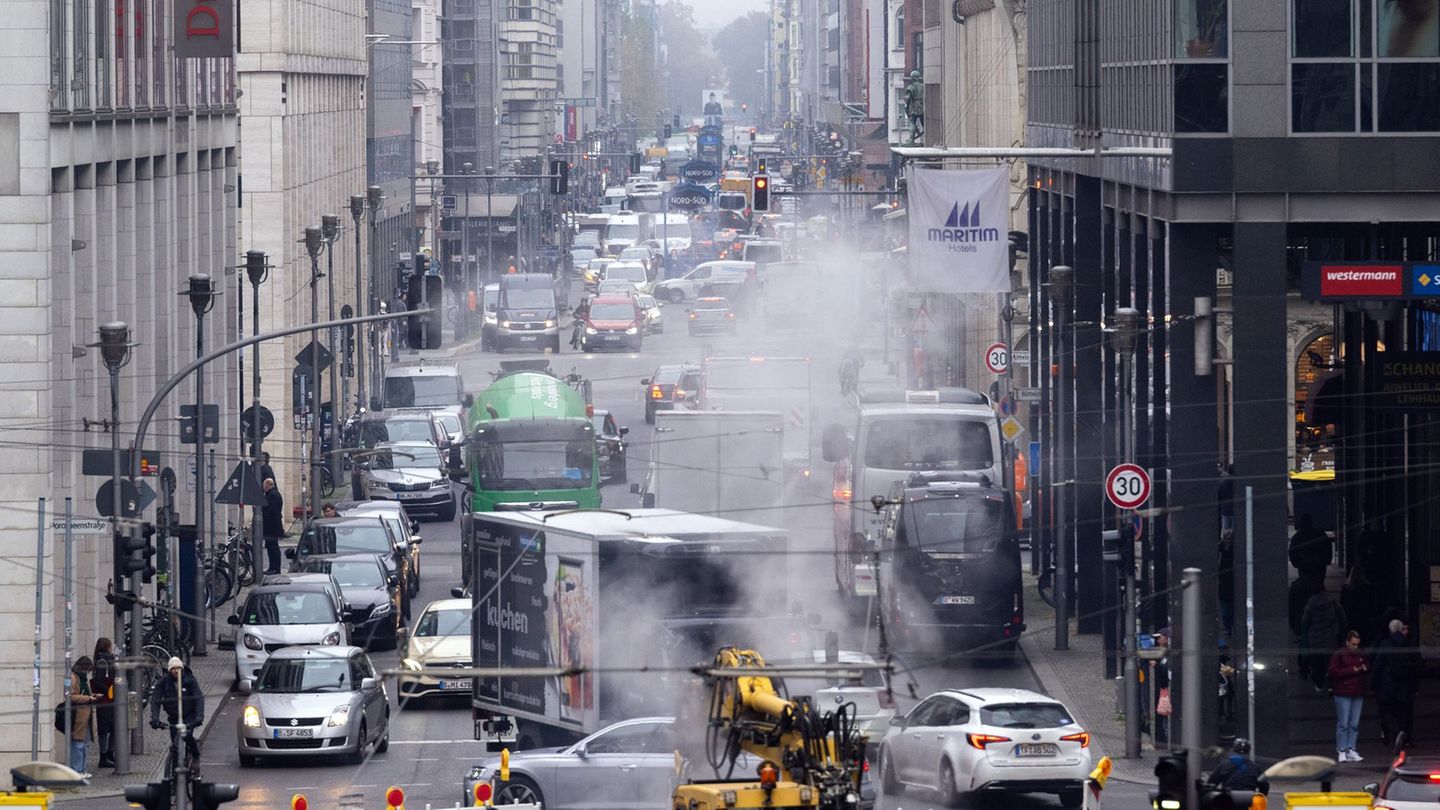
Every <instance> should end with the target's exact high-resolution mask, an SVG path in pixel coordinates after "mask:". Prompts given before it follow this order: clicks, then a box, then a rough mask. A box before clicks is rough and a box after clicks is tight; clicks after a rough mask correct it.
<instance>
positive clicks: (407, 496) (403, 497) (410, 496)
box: [396, 492, 429, 501]
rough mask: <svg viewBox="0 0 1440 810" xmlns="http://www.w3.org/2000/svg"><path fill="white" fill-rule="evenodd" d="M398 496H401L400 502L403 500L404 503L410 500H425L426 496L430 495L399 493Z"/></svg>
mask: <svg viewBox="0 0 1440 810" xmlns="http://www.w3.org/2000/svg"><path fill="white" fill-rule="evenodd" d="M396 494H397V495H399V496H400V500H402V501H407V500H408V501H413V500H415V499H416V498H423V497H425V496H426V495H427V494H429V493H425V492H397V493H396Z"/></svg>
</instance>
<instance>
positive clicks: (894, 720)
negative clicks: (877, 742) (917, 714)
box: [890, 714, 905, 728]
mask: <svg viewBox="0 0 1440 810" xmlns="http://www.w3.org/2000/svg"><path fill="white" fill-rule="evenodd" d="M890 725H892V726H894V727H896V728H904V727H905V715H903V714H897V715H895V716H894V717H891V718H890Z"/></svg>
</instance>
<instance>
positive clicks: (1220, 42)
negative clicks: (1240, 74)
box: [1175, 0, 1304, 59]
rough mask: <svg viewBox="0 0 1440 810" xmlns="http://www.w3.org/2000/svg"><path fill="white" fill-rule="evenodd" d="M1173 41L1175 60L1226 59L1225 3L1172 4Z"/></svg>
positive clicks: (1180, 0)
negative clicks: (1173, 6)
mask: <svg viewBox="0 0 1440 810" xmlns="http://www.w3.org/2000/svg"><path fill="white" fill-rule="evenodd" d="M1303 1H1304V0H1301V2H1303ZM1175 37H1176V40H1177V42H1176V45H1177V48H1176V53H1175V55H1176V56H1177V57H1182V58H1187V59H1223V58H1225V57H1227V56H1229V55H1230V9H1229V4H1228V0H1175Z"/></svg>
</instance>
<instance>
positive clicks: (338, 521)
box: [285, 514, 419, 617]
mask: <svg viewBox="0 0 1440 810" xmlns="http://www.w3.org/2000/svg"><path fill="white" fill-rule="evenodd" d="M413 542H419V541H418V540H417V541H413ZM411 546H412V541H410V540H409V538H406V537H404V536H401V535H396V534H395V533H394V532H393V531H392V530H391V528H390V525H389V524H388V523H386V522H385V520H384V519H382V518H381V517H380V516H379V515H373V514H372V515H363V514H362V515H355V516H350V517H335V518H320V519H319V520H312V521H311V522H310V525H309V526H306V527H305V531H304V532H302V533H301V535H300V540H299V542H297V543H296V544H295V547H294V548H291V549H286V550H285V556H286V557H287V558H289V559H290V560H291V563H290V570H291V571H299V570H300V569H301V568H302V567H303V566H304V565H305V560H306V559H308V558H310V557H313V556H315V555H317V554H375V555H378V556H380V557H381V559H382V560H383V561H384V562H385V569H386V571H387V572H389V573H390V574H393V575H395V576H396V577H399V579H400V585H401V589H402V593H404V594H406V596H405V598H404V600H403V602H402V605H401V608H402V611H403V613H404V614H405V615H406V616H407V617H408V616H409V615H410V598H409V595H408V594H409V593H410V578H411V577H412V576H416V574H415V571H414V569H413V568H411V559H412V558H411Z"/></svg>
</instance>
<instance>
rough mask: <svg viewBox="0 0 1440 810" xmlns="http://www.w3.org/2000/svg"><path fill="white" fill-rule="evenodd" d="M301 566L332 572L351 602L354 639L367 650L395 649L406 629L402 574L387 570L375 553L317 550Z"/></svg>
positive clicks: (310, 571) (344, 595)
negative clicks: (402, 612)
mask: <svg viewBox="0 0 1440 810" xmlns="http://www.w3.org/2000/svg"><path fill="white" fill-rule="evenodd" d="M300 570H301V571H302V572H305V573H316V574H329V575H330V576H331V577H333V578H334V579H335V581H336V582H337V583H339V585H340V593H341V595H342V596H343V597H344V598H345V603H346V604H347V605H349V606H350V615H351V617H352V619H351V622H352V628H353V629H352V630H351V631H350V638H351V640H352V641H353V642H354V643H355V644H356V645H358V646H361V647H364V648H365V649H367V650H393V649H395V646H396V645H397V644H398V643H399V641H400V635H401V633H403V632H404V630H403V628H404V627H405V622H404V621H403V620H402V619H401V617H400V614H401V608H402V602H403V597H402V595H401V593H400V577H398V576H396V575H394V574H391V573H390V572H389V571H387V570H385V563H384V561H383V560H381V558H380V556H379V555H376V554H341V555H331V554H318V555H315V556H313V557H307V558H306V559H305V562H303V563H301V565H300Z"/></svg>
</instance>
